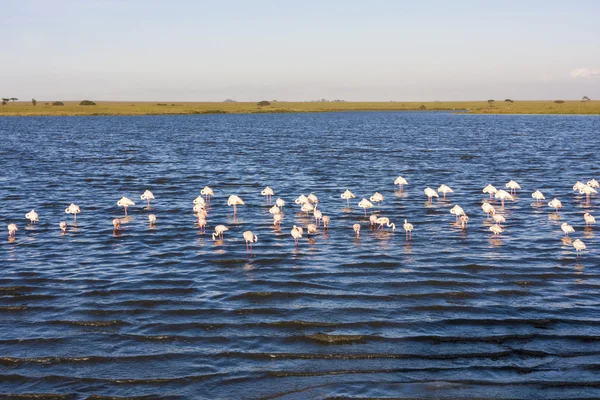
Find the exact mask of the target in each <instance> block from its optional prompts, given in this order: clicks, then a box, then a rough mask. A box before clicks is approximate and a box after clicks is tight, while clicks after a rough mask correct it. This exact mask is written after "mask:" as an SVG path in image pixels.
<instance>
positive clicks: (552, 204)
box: [548, 197, 562, 212]
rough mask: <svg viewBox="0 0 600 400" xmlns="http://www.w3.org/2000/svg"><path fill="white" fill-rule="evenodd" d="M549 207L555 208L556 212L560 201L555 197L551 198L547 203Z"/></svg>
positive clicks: (559, 206)
mask: <svg viewBox="0 0 600 400" xmlns="http://www.w3.org/2000/svg"><path fill="white" fill-rule="evenodd" d="M548 206H549V207H552V208H554V209H556V212H558V209H559V208H562V203H561V201H560V200H559V199H557V198H556V197H555V198H554V199H552V200H551V201H550V202H549V203H548Z"/></svg>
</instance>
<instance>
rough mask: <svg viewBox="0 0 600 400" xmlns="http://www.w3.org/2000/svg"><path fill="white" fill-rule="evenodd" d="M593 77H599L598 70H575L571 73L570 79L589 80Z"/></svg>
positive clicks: (599, 72) (599, 69)
mask: <svg viewBox="0 0 600 400" xmlns="http://www.w3.org/2000/svg"><path fill="white" fill-rule="evenodd" d="M593 76H600V68H596V69H591V68H575V69H574V70H573V71H571V77H572V78H591V77H593Z"/></svg>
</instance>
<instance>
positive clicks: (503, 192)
mask: <svg viewBox="0 0 600 400" xmlns="http://www.w3.org/2000/svg"><path fill="white" fill-rule="evenodd" d="M494 197H495V198H497V199H500V200H501V201H502V208H504V200H514V199H515V198H514V197H513V196H512V195H511V194H510V193H508V192H507V191H506V190H502V189H500V190H498V191H497V192H496V194H495V195H494Z"/></svg>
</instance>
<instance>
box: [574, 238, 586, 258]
mask: <svg viewBox="0 0 600 400" xmlns="http://www.w3.org/2000/svg"><path fill="white" fill-rule="evenodd" d="M573 247H575V254H577V256H578V257H581V252H582V251H583V250H585V249H586V246H585V243H583V242H582V241H581V240H579V239H575V241H574V242H573Z"/></svg>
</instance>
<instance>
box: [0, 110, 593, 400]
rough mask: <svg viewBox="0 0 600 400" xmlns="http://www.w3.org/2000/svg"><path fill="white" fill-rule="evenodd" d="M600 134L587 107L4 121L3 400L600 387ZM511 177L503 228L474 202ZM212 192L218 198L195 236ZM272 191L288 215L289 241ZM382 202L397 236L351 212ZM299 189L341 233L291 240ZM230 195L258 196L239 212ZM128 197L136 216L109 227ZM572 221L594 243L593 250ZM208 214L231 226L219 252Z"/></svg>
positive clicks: (558, 394)
mask: <svg viewBox="0 0 600 400" xmlns="http://www.w3.org/2000/svg"><path fill="white" fill-rule="evenodd" d="M599 133H600V118H598V117H582V116H474V115H454V114H445V113H337V114H299V115H297V114H290V115H207V116H156V117H114V118H113V117H81V118H80V117H72V118H71V117H64V118H50V117H45V118H2V119H0V135H1V142H0V156H1V160H2V173H1V174H0V223H1V226H2V230H3V232H4V233H2V237H1V239H0V260H1V261H0V262H1V263H2V268H1V270H0V393H20V394H22V393H38V394H41V393H46V394H51V393H54V394H62V395H65V396H67V397H68V396H71V397H74V398H81V397H86V396H90V395H93V394H97V395H106V396H143V395H152V397H159V396H162V397H165V398H167V397H168V398H211V399H214V398H267V397H268V398H281V399H297V398H323V397H328V396H332V397H333V396H356V397H399V398H402V397H409V398H415V397H417V398H418V397H423V396H430V397H446V398H456V397H502V398H507V397H511V398H514V397H518V398H576V397H577V398H598V397H600V386H599V384H598V382H599V381H600V362H599V357H600V341H599V338H600V305H599V302H600V291H599V289H600V279H599V278H600V257H598V254H599V249H600V240H599V235H600V233H598V229H600V226H599V227H595V228H593V229H591V228H588V229H584V221H583V213H584V212H586V211H588V212H591V213H592V214H594V213H597V214H600V213H598V204H600V200H599V199H598V197H593V198H592V202H591V204H585V199H584V198H583V197H582V196H581V195H579V194H576V193H575V192H573V191H572V186H573V184H574V183H575V182H576V181H578V180H581V181H584V182H587V180H589V179H591V178H596V179H599V178H600V171H599V170H600V156H599V153H598V134H599ZM398 175H402V176H404V177H405V178H407V179H408V181H409V185H408V186H406V187H405V191H404V192H399V191H397V190H398V189H397V187H395V186H394V185H393V181H394V179H395V178H396V177H397V176H398ZM510 179H514V180H516V181H517V182H519V183H520V184H521V186H522V187H523V190H521V191H520V192H519V196H518V198H517V200H516V201H514V202H510V201H509V202H507V203H506V207H505V210H504V213H505V216H506V219H507V223H506V231H505V233H504V234H502V235H501V236H499V237H493V236H492V234H491V232H490V231H489V230H488V229H489V226H490V224H491V222H490V220H487V219H486V216H485V215H484V214H483V212H482V211H481V208H480V205H481V201H482V199H484V198H486V195H484V194H483V193H481V189H482V188H483V187H484V186H485V185H487V184H488V183H492V184H494V185H496V186H497V187H499V188H501V187H503V186H504V184H505V183H506V182H508V181H509V180H510ZM442 183H445V184H447V185H449V186H450V187H452V188H453V189H454V190H455V193H453V194H451V195H450V196H449V199H448V200H447V201H443V200H434V202H433V204H427V203H426V201H427V199H426V198H425V196H424V194H423V189H424V188H425V187H427V186H431V187H433V188H437V187H438V186H439V185H440V184H442ZM205 185H209V186H211V187H212V188H214V190H215V192H216V196H215V197H214V198H213V200H212V202H211V207H210V208H209V216H208V227H207V233H206V234H199V231H198V229H197V228H196V227H195V226H194V223H195V217H194V215H193V213H192V200H193V199H194V198H195V197H196V196H198V195H199V194H200V189H201V188H203V187H204V186H205ZM267 185H269V186H271V187H272V188H273V189H274V190H275V198H277V197H282V198H283V199H285V200H286V201H287V202H288V206H286V207H285V208H284V211H285V218H284V221H283V224H282V227H281V230H278V229H274V227H273V226H272V218H271V215H270V214H269V213H268V208H269V206H267V205H266V204H265V199H264V197H262V196H260V194H259V193H260V191H261V190H262V189H263V188H264V187H265V186H267ZM146 189H150V190H152V191H153V192H154V194H155V196H156V201H155V202H154V203H153V206H152V210H151V211H150V210H145V209H144V204H143V203H144V202H143V201H141V200H140V199H139V196H140V195H141V194H142V193H143V192H144V190H146ZM346 189H350V190H352V191H353V192H354V193H355V194H356V195H357V197H358V198H357V199H355V201H353V202H352V204H351V209H346V202H345V201H344V200H342V199H340V194H341V193H342V192H343V191H344V190H346ZM536 189H540V190H541V191H542V192H544V194H545V195H546V198H547V200H546V202H545V203H544V204H543V205H542V206H539V207H537V206H532V203H533V202H534V201H533V199H532V198H531V193H532V192H533V191H534V190H536ZM375 191H379V192H380V193H382V194H383V195H384V196H385V200H384V201H383V203H382V204H381V209H380V214H382V215H384V216H388V217H389V218H390V219H391V220H392V222H395V223H396V224H397V225H398V228H399V229H398V230H397V231H396V232H391V231H390V229H389V228H386V230H385V231H381V230H380V231H377V230H370V229H369V227H368V218H365V217H364V216H363V212H362V210H360V209H358V208H357V206H356V203H357V202H358V200H360V198H361V197H368V196H370V195H372V194H373V193H374V192H375ZM310 192H314V193H315V194H316V195H317V196H318V197H319V200H320V203H319V204H320V206H319V208H320V209H321V210H322V211H323V213H324V214H325V215H329V216H330V217H331V220H332V222H331V225H330V229H329V231H328V232H326V233H324V232H323V231H322V230H321V231H320V233H319V234H318V235H316V236H314V237H312V238H310V239H307V238H306V235H305V236H304V238H303V239H302V240H301V241H300V244H299V246H298V248H296V247H295V245H294V242H293V240H292V238H291V236H290V229H291V227H292V225H293V224H296V225H303V226H305V227H306V224H308V223H309V222H311V221H310V220H309V219H308V218H306V217H305V216H303V215H302V214H300V213H299V207H298V206H297V205H295V204H293V200H294V199H295V198H296V197H297V196H299V195H300V194H303V193H304V194H306V195H308V194H309V193H310ZM230 194H237V195H239V196H241V197H242V199H244V201H245V202H246V205H245V206H240V207H239V209H238V216H237V218H236V219H235V220H234V219H233V210H232V209H231V208H230V207H227V205H226V201H227V196H228V195H230ZM122 196H128V197H131V198H132V199H134V200H135V201H136V202H137V205H136V206H135V207H133V208H132V209H130V218H129V219H128V220H125V221H124V223H123V229H122V230H121V232H120V235H118V236H116V235H114V234H113V230H112V224H111V220H112V219H113V218H114V217H116V216H120V215H122V209H119V208H118V207H117V206H116V202H117V200H119V198H121V197H122ZM552 197H558V198H559V199H561V200H562V202H563V205H564V207H563V209H562V210H561V211H560V213H559V214H555V213H554V212H553V210H551V209H549V207H547V204H546V203H547V202H548V201H549V200H550V199H551V198H552ZM72 202H73V203H76V204H78V205H79V206H80V207H81V210H82V212H81V214H80V215H79V216H78V224H77V225H76V226H73V225H72V217H71V216H69V215H67V214H65V213H64V210H65V208H66V207H67V206H68V205H69V204H70V203H72ZM454 204H460V205H461V206H462V207H463V208H464V209H465V210H466V212H467V213H468V214H469V216H470V222H469V227H468V230H467V231H466V232H465V231H462V230H461V229H460V228H459V227H457V226H456V225H454V216H452V215H451V214H450V213H449V209H450V208H451V207H452V206H453V205H454ZM496 204H497V203H496ZM30 209H35V210H36V211H37V212H38V213H39V215H40V222H39V223H38V224H37V225H36V226H35V227H33V226H29V225H28V222H27V221H26V220H25V218H24V215H25V213H26V212H27V211H29V210H30ZM149 213H155V214H156V215H157V217H158V222H157V225H156V228H155V229H151V228H149V226H148V220H147V215H148V214H149ZM598 216H600V215H598ZM405 218H408V219H409V220H410V222H412V223H413V224H414V225H415V231H414V237H413V240H412V242H407V241H406V239H405V235H404V232H403V231H402V229H401V224H402V222H403V221H404V219H405ZM61 220H66V221H68V222H69V224H70V226H69V229H68V233H67V234H66V235H61V232H60V229H59V228H58V222H59V221H61ZM565 221H566V222H569V223H570V224H571V225H573V226H574V227H575V230H576V232H575V234H573V235H572V237H573V239H575V238H580V239H582V240H583V241H584V242H585V243H586V244H587V246H588V250H589V251H587V252H585V253H584V254H583V257H582V258H581V259H576V256H575V251H574V249H573V247H572V246H571V242H570V241H569V240H564V239H563V238H562V235H563V233H562V231H561V230H560V224H561V223H562V222H565ZM9 222H16V223H17V224H18V226H19V231H18V232H17V237H16V239H15V240H14V241H9V240H8V239H7V231H6V225H7V224H8V223H9ZM356 222H360V223H361V224H362V231H361V237H360V239H359V240H357V239H355V238H354V233H353V231H352V225H353V224H354V223H356ZM216 224H225V225H227V226H228V227H229V228H230V230H229V231H228V232H226V233H225V240H224V241H222V242H219V241H216V242H215V241H212V240H211V237H210V232H211V229H212V228H214V226H215V225H216ZM247 229H251V230H252V231H254V232H255V233H256V234H257V235H258V238H259V241H258V243H256V244H255V246H254V252H253V254H251V255H249V254H248V253H247V252H246V247H245V244H244V241H243V239H242V232H243V231H245V230H247ZM571 240H572V239H571Z"/></svg>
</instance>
